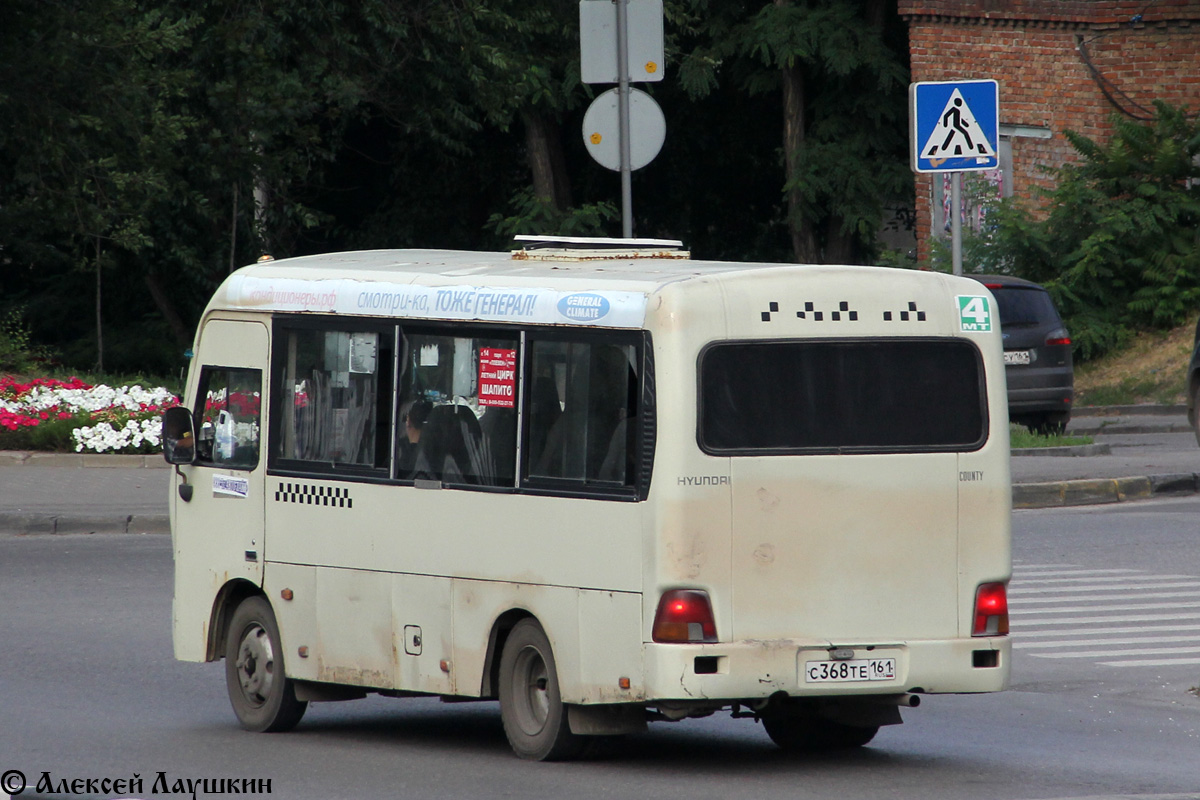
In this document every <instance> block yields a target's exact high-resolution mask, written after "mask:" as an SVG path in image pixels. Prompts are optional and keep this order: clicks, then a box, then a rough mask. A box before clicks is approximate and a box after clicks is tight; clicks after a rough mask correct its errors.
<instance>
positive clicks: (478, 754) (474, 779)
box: [0, 498, 1200, 800]
mask: <svg viewBox="0 0 1200 800" xmlns="http://www.w3.org/2000/svg"><path fill="white" fill-rule="evenodd" d="M1198 520H1200V500H1198V499H1192V498H1188V499H1180V500H1153V501H1146V502H1141V503H1131V504H1126V505H1115V506H1104V507H1093V508H1088V509H1059V510H1044V511H1021V512H1017V513H1016V514H1015V517H1014V559H1015V563H1016V570H1017V574H1016V577H1015V578H1014V581H1013V585H1012V588H1013V591H1014V593H1013V595H1012V596H1013V599H1014V601H1016V600H1017V599H1018V598H1022V597H1024V598H1025V599H1026V600H1028V601H1030V602H1026V603H1024V604H1022V603H1018V602H1014V607H1013V618H1014V619H1013V624H1014V640H1015V641H1014V644H1015V645H1016V650H1015V656H1014V685H1013V688H1012V690H1010V691H1008V692H1005V693H1001V694H996V695H986V696H962V697H943V696H936V697H929V698H927V699H926V702H925V703H924V704H923V705H922V706H921V707H920V708H919V709H914V710H907V711H906V712H905V717H906V720H907V722H906V724H904V725H902V726H897V727H894V728H885V729H884V730H883V731H881V733H880V734H879V736H878V737H877V738H876V740H875V741H874V742H873V743H872V745H871V746H869V747H867V748H865V749H863V750H861V751H858V752H854V753H850V754H843V755H840V756H813V757H808V758H800V759H794V758H788V757H786V756H784V755H783V754H782V753H781V752H780V751H778V750H777V749H776V748H775V747H774V745H772V744H771V743H770V741H769V740H768V739H767V737H766V735H765V734H764V733H763V731H762V730H761V728H760V727H758V726H756V725H755V724H754V723H753V722H752V721H749V720H733V719H730V718H728V716H715V717H711V718H708V719H703V720H691V721H687V722H683V723H678V724H674V725H672V724H665V723H656V724H654V725H652V726H651V728H650V731H649V732H648V733H646V734H643V735H638V736H634V737H629V738H628V739H626V740H624V741H623V742H622V743H620V744H618V745H615V746H614V747H613V748H612V749H610V750H609V751H608V752H606V753H603V754H600V755H598V756H596V757H593V758H592V759H591V760H587V761H584V762H580V763H569V764H531V763H526V762H522V761H519V760H517V759H516V758H514V757H513V756H512V755H511V753H510V752H509V750H508V747H507V744H506V742H505V740H504V735H503V732H502V730H501V727H500V722H499V715H498V710H497V708H496V706H495V704H494V703H474V704H455V705H445V704H442V703H440V702H438V701H437V700H391V699H385V698H369V699H367V700H361V701H355V702H351V703H344V704H322V705H318V706H315V707H313V708H312V709H310V711H309V713H308V715H307V716H306V717H305V719H304V721H303V722H302V723H301V725H300V727H299V728H298V729H297V730H296V731H294V732H292V733H288V734H277V735H264V734H249V733H245V732H243V731H242V730H241V729H240V728H238V727H237V725H236V723H235V721H234V718H233V715H232V712H231V711H230V709H229V705H228V700H227V699H226V697H225V690H224V686H223V674H222V666H221V665H220V664H208V665H197V664H185V663H179V662H176V661H174V660H173V658H172V653H171V635H170V597H171V554H170V542H169V539H168V538H167V537H165V536H136V535H112V536H108V535H94V536H35V537H14V536H0V772H5V771H8V770H20V771H21V772H23V773H24V774H25V775H26V776H27V778H28V779H29V781H30V784H31V787H33V786H35V785H36V781H37V780H38V779H39V778H40V776H41V774H42V773H43V772H49V773H50V775H51V777H52V779H53V780H54V781H55V782H56V783H57V782H58V781H59V780H61V779H87V778H92V779H103V778H109V779H128V778H131V777H132V776H133V775H134V774H138V775H140V776H141V778H142V780H143V792H142V794H141V796H143V797H152V796H160V795H161V796H168V793H163V792H158V793H155V794H151V792H150V789H151V788H152V785H153V783H154V781H155V780H156V776H157V774H158V773H159V772H162V773H164V775H165V776H166V779H167V780H168V782H169V785H173V784H174V782H175V781H176V780H177V779H196V778H210V779H219V778H226V777H228V778H238V779H241V778H249V779H269V780H270V781H271V794H272V795H274V796H278V797H283V798H289V800H291V799H293V798H294V799H296V800H306V799H307V798H314V799H315V798H320V800H328V799H329V798H385V797H388V798H390V797H405V798H407V797H414V798H417V797H420V798H442V797H447V798H458V797H463V798H466V797H470V798H484V797H488V798H490V797H509V796H511V797H521V798H527V797H532V798H539V797H546V798H551V797H553V798H561V797H578V796H596V797H604V798H639V799H640V798H660V797H661V798H680V797H686V798H722V800H725V799H726V798H730V797H743V796H746V797H755V798H759V797H764V798H771V797H787V798H810V797H811V798H835V797H845V798H898V797H921V798H925V799H927V800H943V799H948V798H1079V797H1092V798H1096V797H1104V798H1118V797H1121V798H1125V797H1143V798H1146V800H1152V799H1153V800H1164V798H1177V799H1178V798H1200V767H1197V759H1196V753H1197V750H1198V748H1200V700H1198V699H1197V697H1196V695H1195V694H1192V693H1190V692H1189V690H1190V689H1191V688H1192V687H1195V686H1196V685H1197V684H1200V666H1198V665H1197V664H1196V663H1195V659H1196V658H1197V657H1200V633H1198V632H1197V628H1198V626H1200V586H1196V587H1189V586H1188V584H1192V583H1195V584H1198V585H1200V556H1197V549H1196V542H1197V532H1198V531H1197V529H1198V527H1200V522H1198ZM1100 570H1120V572H1099V571H1100ZM1172 576H1174V577H1172ZM1099 578H1118V579H1120V581H1121V582H1120V583H1119V584H1118V583H1114V582H1109V584H1108V585H1107V586H1106V587H1105V588H1104V590H1103V592H1102V595H1094V596H1093V597H1091V598H1089V600H1088V601H1087V602H1084V601H1079V600H1065V599H1064V600H1048V601H1046V600H1045V598H1053V597H1058V596H1063V595H1067V594H1071V595H1079V594H1086V593H1087V592H1088V591H1090V590H1095V589H1097V587H1099V586H1101V584H1102V582H1101V581H1099V580H1098V579H1099ZM1056 581H1057V582H1058V583H1055V582H1056ZM1156 582H1169V583H1173V584H1184V587H1182V588H1180V587H1169V588H1162V589H1161V590H1160V589H1154V588H1151V589H1127V588H1122V587H1124V586H1125V585H1127V584H1128V585H1130V586H1136V585H1141V584H1150V585H1151V586H1152V587H1153V586H1154V585H1155V584H1156ZM1063 586H1070V587H1073V589H1074V590H1075V591H1072V592H1070V593H1066V592H1063V591H1061V587H1063ZM1023 590H1029V591H1028V592H1026V593H1025V594H1024V595H1023V594H1022V591H1023ZM1162 593H1168V594H1173V593H1181V594H1178V595H1175V596H1173V597H1170V598H1165V599H1163V598H1153V597H1150V598H1144V597H1142V596H1141V595H1143V594H1151V595H1154V594H1162ZM1101 596H1103V598H1104V599H1103V602H1101V601H1100V600H1099V598H1100V597H1101ZM1041 601H1044V602H1041ZM1081 605H1084V606H1087V609H1086V610H1082V611H1081V610H1070V609H1078V608H1079V606H1081ZM1146 605H1148V606H1156V608H1143V606H1146ZM1163 606H1166V607H1163ZM1101 609H1109V610H1101ZM1172 614H1174V615H1180V614H1182V615H1183V616H1176V617H1172V618H1170V619H1165V620H1154V621H1146V620H1142V621H1140V622H1137V621H1135V622H1114V621H1111V618H1112V617H1123V616H1124V617H1139V616H1149V615H1172ZM1114 627H1130V628H1134V629H1139V628H1140V629H1142V630H1140V631H1138V632H1135V633H1124V634H1099V633H1098V632H1099V631H1102V630H1105V629H1108V628H1114ZM1163 629H1169V630H1163ZM1170 629H1173V630H1170ZM1035 633H1046V634H1049V635H1048V636H1033V635H1032V634H1035ZM1101 637H1108V638H1126V639H1129V638H1133V639H1135V640H1137V642H1139V643H1138V644H1133V645H1092V644H1082V642H1083V641H1087V640H1092V639H1097V638H1101ZM1178 637H1182V640H1180V639H1178ZM1167 639H1174V640H1173V641H1166V640H1167ZM1037 643H1041V644H1047V645H1049V646H1047V647H1041V648H1036V647H1035V648H1030V647H1029V646H1028V645H1030V644H1037ZM1164 648H1167V649H1176V648H1179V649H1182V650H1186V651H1188V652H1185V653H1180V652H1173V653H1170V654H1162V653H1152V652H1151V651H1158V650H1162V649H1164ZM1116 650H1121V651H1126V650H1133V651H1135V654H1134V655H1123V656H1113V655H1112V653H1113V652H1114V651H1116ZM1097 653H1099V654H1097ZM1149 660H1154V661H1157V662H1165V663H1155V664H1154V665H1151V666H1147V665H1137V666H1128V665H1126V666H1120V665H1116V664H1115V663H1114V662H1120V661H1149ZM28 796H29V793H28V792H27V793H26V794H25V795H23V797H28ZM74 796H93V797H114V796H116V795H115V794H108V795H103V794H95V795H79V794H77V795H74Z"/></svg>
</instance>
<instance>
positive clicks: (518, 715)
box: [499, 619, 583, 761]
mask: <svg viewBox="0 0 1200 800" xmlns="http://www.w3.org/2000/svg"><path fill="white" fill-rule="evenodd" d="M499 689H500V691H499V694H500V719H501V721H502V722H503V723H504V734H505V736H507V737H508V743H509V744H510V745H511V746H512V749H513V752H515V753H516V754H517V755H518V756H520V757H521V758H526V759H530V760H532V761H562V760H565V759H569V758H573V757H575V756H577V755H578V754H579V752H580V751H581V750H582V748H583V739H582V737H580V736H578V735H577V734H573V733H571V727H570V724H569V723H568V721H567V708H566V706H565V705H564V704H563V702H562V696H561V695H560V693H559V686H558V672H557V670H556V668H555V663H554V653H553V651H552V650H551V649H550V640H549V639H548V638H546V633H545V631H543V630H542V626H541V625H539V624H538V623H537V620H534V619H523V620H521V621H520V622H518V623H517V624H516V625H515V626H514V627H513V629H512V631H511V632H509V634H508V639H506V640H505V642H504V651H503V652H502V653H501V655H500V687H499Z"/></svg>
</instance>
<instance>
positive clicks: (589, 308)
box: [558, 292, 610, 322]
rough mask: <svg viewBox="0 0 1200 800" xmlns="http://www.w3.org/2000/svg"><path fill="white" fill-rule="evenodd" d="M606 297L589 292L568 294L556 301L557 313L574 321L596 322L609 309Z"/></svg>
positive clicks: (602, 317)
mask: <svg viewBox="0 0 1200 800" xmlns="http://www.w3.org/2000/svg"><path fill="white" fill-rule="evenodd" d="M609 308H610V306H609V302H608V298H607V297H604V296H603V295H599V294H592V293H590V292H579V293H576V294H569V295H567V296H566V297H564V298H562V299H561V300H559V301H558V313H560V314H562V315H563V316H564V317H566V318H567V319H569V320H573V321H575V322H596V321H598V320H601V319H604V317H605V316H606V315H607V314H608V311H609Z"/></svg>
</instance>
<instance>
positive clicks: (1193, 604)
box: [1021, 599, 1200, 614]
mask: <svg viewBox="0 0 1200 800" xmlns="http://www.w3.org/2000/svg"><path fill="white" fill-rule="evenodd" d="M1159 608H1200V599H1197V600H1189V601H1188V602H1186V603H1124V604H1122V605H1119V606H1057V607H1055V608H1029V609H1024V610H1022V611H1021V613H1022V614H1071V613H1076V612H1080V611H1090V612H1093V613H1094V612H1097V611H1152V610H1155V609H1159Z"/></svg>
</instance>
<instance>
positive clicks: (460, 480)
mask: <svg viewBox="0 0 1200 800" xmlns="http://www.w3.org/2000/svg"><path fill="white" fill-rule="evenodd" d="M401 348H402V350H401V354H400V363H401V374H400V418H399V419H400V435H399V436H398V437H397V439H398V441H397V458H396V463H397V477H398V478H400V479H401V480H427V481H440V482H441V483H443V484H445V485H449V486H460V487H461V486H496V487H511V486H513V485H514V477H515V474H516V430H517V416H516V396H517V392H516V387H517V372H516V371H517V352H518V341H517V340H516V339H515V338H501V337H473V336H461V335H454V334H453V333H448V334H443V333H434V332H430V333H426V332H422V330H421V328H420V327H414V328H410V329H405V330H403V331H402V342H401Z"/></svg>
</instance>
